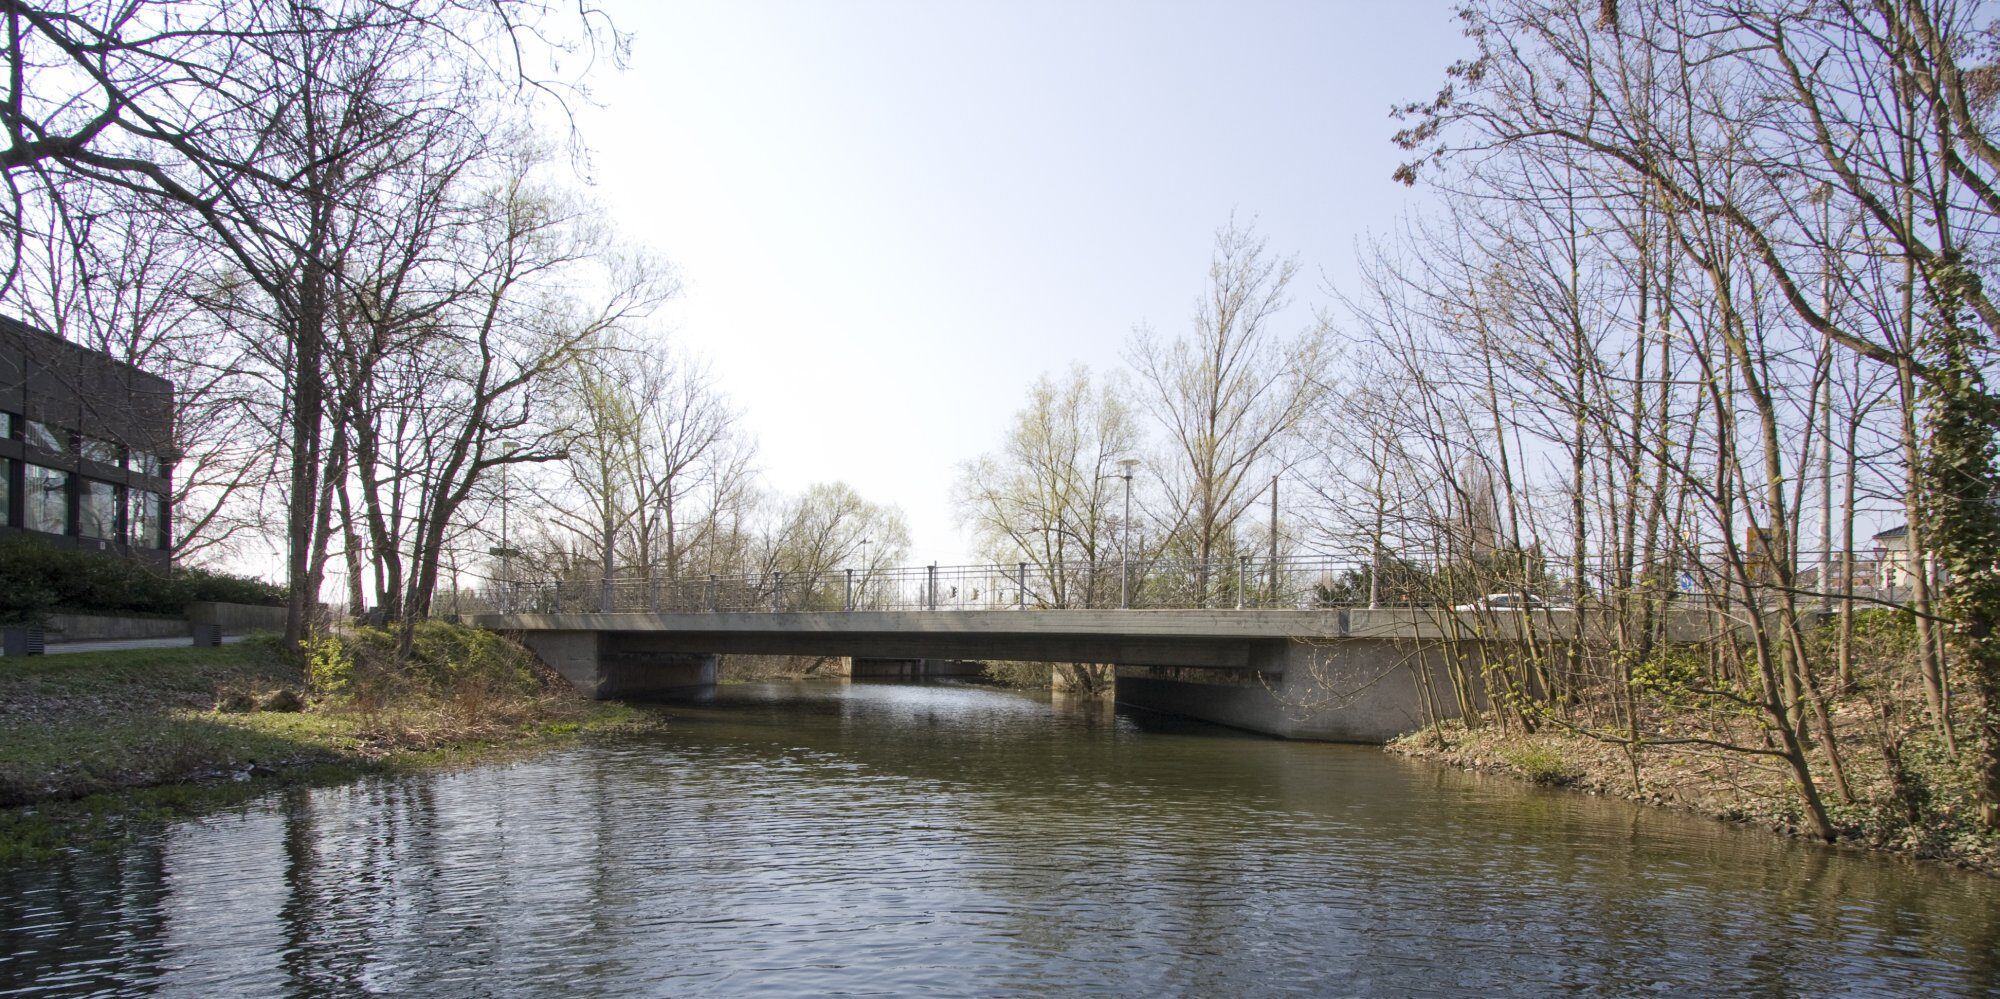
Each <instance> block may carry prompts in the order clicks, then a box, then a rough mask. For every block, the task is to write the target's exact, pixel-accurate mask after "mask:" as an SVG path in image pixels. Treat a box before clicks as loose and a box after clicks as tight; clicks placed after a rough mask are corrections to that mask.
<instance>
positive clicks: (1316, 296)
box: [581, 0, 1468, 562]
mask: <svg viewBox="0 0 2000 999" xmlns="http://www.w3.org/2000/svg"><path fill="white" fill-rule="evenodd" d="M606 7H607V9H608V10H609V11H610V12H611V14H612V15H613V17H614V18H615V19H616V21H617V23H618V25H619V26H620V27H621V28H622V29H624V30H627V31H630V32H632V33H633V34H634V35H635V40H634V48H633V52H632V58H631V64H630V67H629V68H628V69H627V70H625V71H624V72H622V73H615V74H613V73H605V74H602V75H601V76H599V77H598V82H597V84H596V96H597V98H598V101H599V102H600V103H601V105H602V106H601V107H598V108H594V109H590V110H587V111H585V112H584V114H583V116H582V120H581V124H582V126H583V136H584V139H585V141H586V142H588V143H589V145H590V147H591V149H592V151H593V152H592V158H591V175H592V179H593V180H594V182H595V190H596V194H597V196H598V197H599V198H600V199H601V200H603V201H604V202H605V203H606V204H607V205H608V206H609V207H610V208H611V209H612V212H613V214H614V215H615V217H616V218H617V219H618V220H619V221H620V223H621V224H622V225H623V226H624V227H625V228H626V230H627V232H628V234H629V235H631V236H632V237H634V238H636V239H638V240H641V241H644V242H646V243H649V244H651V245H652V246H654V247H656V248H658V249H659V250H661V251H662V252H664V253H665V254H666V256H667V257H669V258H670V259H671V260H672V261H673V262H674V264H675V265H676V267H677V268H678V269H679V272H680V276H681V279H682V281H683V283H684V286H685V287H684V291H683V293H682V295H681V297H680V299H679V300H678V301H677V302H676V303H675V304H674V305H673V307H672V308H671V309H670V310H669V311H668V312H667V313H666V314H665V315H664V316H663V317H662V321H663V323H664V324H665V326H666V327H667V328H668V329H669V330H670V331H671V334H672V335H673V336H674V337H675V338H677V339H678V340H679V341H680V343H681V344H683V345H684V346H686V347H688V348H690V349H691V350H693V351H694V352H695V353H697V354H700V355H702V356H705V357H707V358H708V359H709V360H710V361H711V362H712V364H713V366H714V369H715V373H716V377H717V381H718V382H719V383H720V385H721V387H722V388H723V389H724V390H725V391H726V393H727V394H728V395H729V396H730V397H731V399H733V400H734V402H735V403H736V404H737V406H738V407H740V408H741V409H742V410H743V412H744V413H745V417H746V421H747V426H748V429H749V430H750V432H751V433H752V434H754V435H755V437H756V438H757V440H758V442H759V445H760V448H761V462H760V463H761V466H762V468H763V470H764V472H765V475H766V478H767V481H768V482H769V483H770V484H771V485H772V486H774V487H776V488H778V489H781V490H787V491H790V490H796V489H798V488H801V487H803V486H805V485H807V484H809V483H812V482H818V481H831V480H836V479H841V480H845V481H847V482H849V483H851V484H853V485H854V486H855V487H856V488H857V489H859V490H860V491H861V492H862V494H863V495H866V496H868V497H870V498H872V499H877V500H884V501H890V502H894V503H896V504H898V505H900V506H901V507H902V508H903V509H904V510H905V511H906V512H907V513H908V515H909V518H910V524H911V530H912V535H913V550H912V553H911V555H912V560H913V561H916V562H929V561H933V560H937V561H945V562H951V561H956V560H961V559H965V558H968V557H969V556H970V546H969V544H968V542H967V540H966V539H965V537H964V536H963V533H962V532H961V531H960V530H959V529H958V526H957V524H956V522H955V520H954V518H953V515H952V510H951V506H950V489H951V483H952V479H953V477H954V475H955V474H956V471H957V468H958V466H959V464H960V463H961V462H963V461H965V460H967V459H969V458H971V457H973V456H975V455H977V454H979V453H980V452H982V451H986V450H990V449H992V448H993V447H995V446H996V445H997V444H998V442H999V440H1000V437H1001V434H1002V433H1003V431H1004V429H1005V426H1006V423H1007V421H1008V418H1009V416H1010V414H1011V413H1012V412H1013V411H1014V410H1015V409H1017V408H1019V406H1020V404H1021V402H1022V400H1023V398H1024V397H1025V393H1026V389H1027V387H1028V385H1029V384H1030V383H1031V382H1032V381H1033V380H1034V378H1035V377H1036V376H1037V375H1039V374H1041V373H1042V372H1046V371H1055V370H1061V369H1064V368H1067V367H1068V366H1069V365H1070V364H1072V363H1083V364H1087V365H1089V366H1091V367H1092V368H1094V369H1107V368H1111V367H1114V366H1117V365H1119V364H1120V363H1121V361H1120V358H1121V353H1122V351H1123V349H1124V346H1125V343H1126V341H1127V340H1128V338H1129V337H1130V335H1131V331H1132V328H1133V326H1134V325H1136V324H1139V323H1147V324H1150V325H1151V326H1153V327H1154V328H1155V329H1157V330H1159V331H1160V332H1161V333H1163V334H1175V333H1179V332H1181V331H1183V330H1184V329H1185V328H1186V325H1187V317H1188V315H1189V313H1190V312H1191V310H1192V305H1193V301H1194V298H1195V296H1196V295H1197V294H1198V293H1199V292H1200V291H1201V289H1202V283H1203V279H1204V275H1205V270H1206V267H1207V260H1208V251H1209V246H1210V242H1211V239H1212V234H1213V232H1214V230H1215V229H1216V227H1217V226H1220V225H1222V224H1224V223H1225V222H1227V221H1228V219H1229V217H1230V214H1231V213H1232V212H1234V213H1236V215H1237V216H1238V217H1239V218H1251V217H1254V218H1256V219H1257V220H1258V224H1259V228H1260V229H1261V230H1262V231H1263V232H1264V233H1265V234H1266V235H1267V236H1268V237H1269V239H1270V242H1271V246H1272V248H1273V249H1274V250H1279V251H1282V252H1284V253H1287V254H1296V255H1297V257H1298V258H1299V261H1300V263H1301V265H1302V268H1303V273H1302V275H1301V280H1300V281H1299V283H1298V284H1297V286H1296V287H1295V289H1294V290H1295V292H1296V297H1297V299H1298V306H1297V307H1296V309H1295V312H1296V315H1295V316H1294V317H1292V318H1293V321H1295V322H1296V323H1298V324H1303V323H1305V322H1306V321H1307V320H1308V318H1309V315H1310V313H1309V311H1308V310H1309V309H1310V308H1311V307H1313V306H1316V305H1319V304H1321V303H1323V302H1324V301H1325V299H1326V295H1325V293H1324V283H1325V282H1327V281H1332V282H1336V283H1338V282H1344V281H1347V280H1349V278H1350V275H1351V274H1352V261H1353V258H1354V255H1355V253H1354V251H1355V247H1356V245H1357V243H1358V242H1359V241H1361V240H1364V239H1366V238H1367V236H1368V234H1369V233H1370V232H1381V231H1385V230H1387V229H1389V228H1391V227H1393V226H1394V224H1395V222H1396V220H1397V218H1398V217H1399V216H1400V215H1401V214H1403V213H1404V212H1406V211H1408V210H1409V209H1410V208H1411V207H1412V206H1413V205H1414V204H1415V203H1416V199H1418V198H1420V197H1421V194H1420V193H1418V192H1412V191H1409V190H1407V189H1405V188H1403V187H1401V186H1400V185H1397V184H1395V183H1394V182H1392V181H1391V180H1390V179H1389V175H1390V172H1391V170H1393V169H1394V167H1395V164H1396V162H1397V159H1398V154H1397V150H1396V149H1395V147H1394V145H1393V144H1392V143H1391V142H1390V135H1391V134H1392V133H1393V132H1394V131H1395V127H1396V126H1395V123H1394V122H1392V121H1391V120H1390V118H1389V116H1388V112H1389V109H1390V107H1391V106H1392V105H1395V104H1398V103H1402V102H1407V101H1412V100H1419V99H1424V98H1427V97H1428V96H1430V95H1432V94H1434V93H1435V92H1436V90H1437V88H1438V86H1439V85H1440V84H1441V83H1442V81H1443V79H1444V68H1445V67H1446V66H1447V65H1449V64H1450V63H1451V62H1452V61H1454V60H1456V59H1458V58H1461V57H1462V56H1464V55H1466V54H1467V52H1468V43H1467V42H1466V40H1465V39H1464V38H1462V37H1461V36H1460V35H1459V33H1458V30H1457V28H1456V26H1455V25H1454V23H1453V22H1452V20H1451V16H1450V5H1449V4H1447V3H1442V2H1440V3H1426V2H1409V3H1402V2H1362V0H1347V2H1334V0H1327V2H1322V3H1222V2H1216V3H1210V4H1192V3H1088V4H1080V3H1053V2H1026V3H1023V2H1009V3H1005V4H997V3H995V4H973V3H937V2H932V3H916V2H908V3H895V2H872V0H871V2H838V3H836V2H830V0H822V2H811V3H807V2H767V0H731V2H694V3H689V2H672V3H657V2H644V0H626V2H620V0H612V2H608V3H607V4H606Z"/></svg>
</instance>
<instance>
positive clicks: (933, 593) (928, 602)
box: [924, 562, 937, 610]
mask: <svg viewBox="0 0 2000 999" xmlns="http://www.w3.org/2000/svg"><path fill="white" fill-rule="evenodd" d="M924 609H925V610H937V563H936V562H932V563H931V564H930V566H929V567H927V568H926V569H925V570H924Z"/></svg>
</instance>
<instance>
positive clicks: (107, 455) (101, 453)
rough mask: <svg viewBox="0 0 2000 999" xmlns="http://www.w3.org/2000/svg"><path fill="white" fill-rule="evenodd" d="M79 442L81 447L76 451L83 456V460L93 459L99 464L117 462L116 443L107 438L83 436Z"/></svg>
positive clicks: (114, 463)
mask: <svg viewBox="0 0 2000 999" xmlns="http://www.w3.org/2000/svg"><path fill="white" fill-rule="evenodd" d="M80 443H81V444H82V447H81V448H79V449H78V452H77V453H79V454H81V455H82V456H83V460H85V461H94V462H97V463H98V464H100V465H114V466H115V465H117V464H118V463H119V461H118V451H119V448H118V445H116V444H113V443H111V442H110V441H107V440H99V439H98V438H95V437H85V438H83V439H82V440H81V441H80Z"/></svg>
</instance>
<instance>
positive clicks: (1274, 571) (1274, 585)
mask: <svg viewBox="0 0 2000 999" xmlns="http://www.w3.org/2000/svg"><path fill="white" fill-rule="evenodd" d="M1277 605H1278V477H1277V476H1276V475H1272V476H1271V606H1273V607H1276V606H1277Z"/></svg>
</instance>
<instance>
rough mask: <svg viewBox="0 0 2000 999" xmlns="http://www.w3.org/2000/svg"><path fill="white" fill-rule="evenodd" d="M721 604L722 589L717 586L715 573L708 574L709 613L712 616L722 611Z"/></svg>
mask: <svg viewBox="0 0 2000 999" xmlns="http://www.w3.org/2000/svg"><path fill="white" fill-rule="evenodd" d="M721 602H722V587H721V586H719V585H717V583H716V579H715V573H712V572H711V573H709V574H708V612H709V613H710V614H713V613H715V612H716V611H718V610H720V609H721V607H720V604H721Z"/></svg>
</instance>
